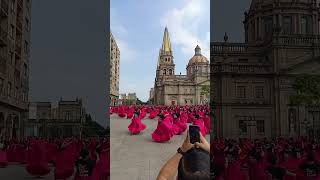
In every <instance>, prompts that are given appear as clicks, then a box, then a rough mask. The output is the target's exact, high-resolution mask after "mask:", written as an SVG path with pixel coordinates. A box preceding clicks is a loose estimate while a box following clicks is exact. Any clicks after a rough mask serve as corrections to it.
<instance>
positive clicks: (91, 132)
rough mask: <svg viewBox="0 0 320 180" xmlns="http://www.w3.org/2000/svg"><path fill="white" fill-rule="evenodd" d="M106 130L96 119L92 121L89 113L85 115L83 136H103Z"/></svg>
mask: <svg viewBox="0 0 320 180" xmlns="http://www.w3.org/2000/svg"><path fill="white" fill-rule="evenodd" d="M107 133H108V132H107V130H106V129H105V128H104V127H103V126H101V125H100V124H99V123H97V122H96V121H93V120H92V118H91V116H90V115H86V122H85V124H84V128H83V136H86V137H96V136H99V137H105V136H106V135H107Z"/></svg>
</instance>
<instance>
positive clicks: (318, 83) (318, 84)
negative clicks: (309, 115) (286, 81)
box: [290, 75, 320, 137]
mask: <svg viewBox="0 0 320 180" xmlns="http://www.w3.org/2000/svg"><path fill="white" fill-rule="evenodd" d="M293 89H294V90H295V91H296V95H292V96H290V106H298V107H299V106H305V107H313V108H320V75H303V76H299V77H297V78H296V79H295V81H294V83H293ZM306 122H308V121H307V120H306ZM314 123H315V122H314V118H313V122H312V126H313V127H312V129H311V130H312V131H311V133H312V135H311V136H313V137H315V127H314ZM309 128H310V127H308V126H307V127H306V129H307V131H309V130H310V129H309ZM309 136H310V134H309Z"/></svg>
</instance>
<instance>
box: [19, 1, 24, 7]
mask: <svg viewBox="0 0 320 180" xmlns="http://www.w3.org/2000/svg"><path fill="white" fill-rule="evenodd" d="M18 6H19V7H21V8H23V0H18Z"/></svg>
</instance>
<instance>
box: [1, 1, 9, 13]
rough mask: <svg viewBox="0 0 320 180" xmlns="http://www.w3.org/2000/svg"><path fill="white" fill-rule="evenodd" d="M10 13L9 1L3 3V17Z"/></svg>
mask: <svg viewBox="0 0 320 180" xmlns="http://www.w3.org/2000/svg"><path fill="white" fill-rule="evenodd" d="M8 13H9V3H8V0H2V1H1V16H2V17H7V16H8Z"/></svg>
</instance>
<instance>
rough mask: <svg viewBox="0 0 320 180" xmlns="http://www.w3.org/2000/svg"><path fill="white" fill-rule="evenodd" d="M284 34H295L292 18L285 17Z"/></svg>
mask: <svg viewBox="0 0 320 180" xmlns="http://www.w3.org/2000/svg"><path fill="white" fill-rule="evenodd" d="M283 33H285V34H292V33H293V23H292V17H291V16H284V17H283Z"/></svg>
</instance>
